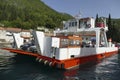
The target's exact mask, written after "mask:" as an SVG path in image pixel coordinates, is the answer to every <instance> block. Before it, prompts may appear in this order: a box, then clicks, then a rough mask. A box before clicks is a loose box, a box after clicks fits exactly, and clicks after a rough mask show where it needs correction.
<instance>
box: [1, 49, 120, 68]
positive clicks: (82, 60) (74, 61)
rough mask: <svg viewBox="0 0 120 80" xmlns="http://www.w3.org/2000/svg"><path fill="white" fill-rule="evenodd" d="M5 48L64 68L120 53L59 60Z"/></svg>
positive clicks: (114, 52)
mask: <svg viewBox="0 0 120 80" xmlns="http://www.w3.org/2000/svg"><path fill="white" fill-rule="evenodd" d="M3 49H4V50H8V51H10V52H13V53H17V54H23V55H30V56H33V57H35V58H37V59H38V60H40V59H41V60H42V61H43V62H44V63H45V64H46V63H49V64H50V65H51V66H55V67H57V68H63V69H70V68H73V67H75V66H78V65H81V64H84V63H88V62H91V61H98V60H101V59H103V58H106V57H110V56H112V55H114V54H117V53H118V51H113V52H107V53H101V54H98V55H92V56H86V57H79V58H71V59H67V60H57V59H54V58H49V57H46V56H42V55H40V54H37V53H32V52H26V51H23V50H16V49H8V48H3Z"/></svg>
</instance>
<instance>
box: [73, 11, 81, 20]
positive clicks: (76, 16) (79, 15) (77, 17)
mask: <svg viewBox="0 0 120 80" xmlns="http://www.w3.org/2000/svg"><path fill="white" fill-rule="evenodd" d="M74 17H75V19H80V18H81V12H80V11H79V13H78V14H77V15H75V16H74Z"/></svg>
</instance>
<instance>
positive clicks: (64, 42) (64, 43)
mask: <svg viewBox="0 0 120 80" xmlns="http://www.w3.org/2000/svg"><path fill="white" fill-rule="evenodd" d="M80 45H81V41H80V40H73V39H61V42H60V47H77V46H78V47H80Z"/></svg>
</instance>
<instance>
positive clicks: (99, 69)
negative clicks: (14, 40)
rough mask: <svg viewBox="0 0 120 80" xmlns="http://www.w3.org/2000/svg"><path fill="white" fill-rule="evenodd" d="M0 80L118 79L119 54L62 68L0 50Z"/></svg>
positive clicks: (119, 71)
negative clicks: (68, 68) (65, 68)
mask: <svg viewBox="0 0 120 80" xmlns="http://www.w3.org/2000/svg"><path fill="white" fill-rule="evenodd" d="M0 80H120V54H116V55H113V56H111V57H109V58H105V59H103V60H101V61H97V62H91V63H89V64H85V65H81V66H79V67H76V68H73V69H70V70H62V69H56V68H53V67H50V66H46V65H43V64H41V63H39V62H37V61H36V59H35V58H34V57H32V56H25V55H16V54H15V53H10V52H9V51H5V50H0Z"/></svg>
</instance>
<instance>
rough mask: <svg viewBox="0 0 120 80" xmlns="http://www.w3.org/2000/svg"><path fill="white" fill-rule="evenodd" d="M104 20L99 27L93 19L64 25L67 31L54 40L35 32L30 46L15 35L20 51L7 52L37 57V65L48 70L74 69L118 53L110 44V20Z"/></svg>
mask: <svg viewBox="0 0 120 80" xmlns="http://www.w3.org/2000/svg"><path fill="white" fill-rule="evenodd" d="M101 20H102V22H99V23H97V26H95V19H94V18H90V17H88V18H81V19H71V20H68V21H64V22H63V29H62V30H60V29H58V30H55V31H54V35H53V36H47V35H45V33H44V32H41V31H33V32H32V36H33V37H32V39H29V40H27V41H28V42H29V43H28V44H25V43H24V42H25V40H24V38H22V37H21V36H20V34H16V33H14V34H13V36H14V40H15V45H16V47H15V48H12V49H10V48H3V49H5V50H8V51H10V52H13V53H17V54H23V55H28V56H33V57H35V58H36V61H38V62H40V63H44V64H45V65H48V66H53V67H57V68H60V69H71V68H73V67H76V66H79V65H81V64H85V63H89V62H92V61H98V60H101V59H103V58H106V57H110V56H112V55H113V54H117V53H118V48H117V47H115V45H114V44H113V43H112V41H111V39H110V40H109V41H108V40H107V36H106V32H107V31H108V27H107V25H106V19H105V18H101ZM32 41H33V42H34V43H32ZM31 43H32V45H30V44H31ZM21 45H22V46H21ZM24 45H25V46H24ZM23 47H25V48H23ZM31 49H32V50H31Z"/></svg>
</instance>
